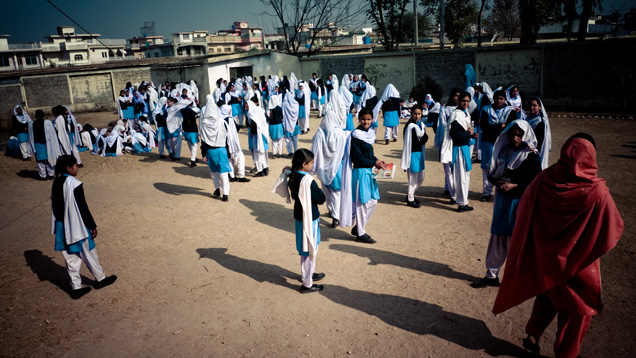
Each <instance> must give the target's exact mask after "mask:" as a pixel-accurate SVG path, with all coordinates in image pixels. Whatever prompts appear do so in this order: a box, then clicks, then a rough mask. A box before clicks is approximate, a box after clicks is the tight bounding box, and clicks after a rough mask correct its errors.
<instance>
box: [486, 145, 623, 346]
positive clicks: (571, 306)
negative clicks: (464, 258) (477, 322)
mask: <svg viewBox="0 0 636 358" xmlns="http://www.w3.org/2000/svg"><path fill="white" fill-rule="evenodd" d="M597 170H598V166H597V163H596V147H595V144H594V139H593V138H592V137H591V136H590V135H588V134H585V133H577V134H575V135H574V136H572V137H571V138H570V139H568V140H567V142H565V144H564V145H563V148H561V157H560V159H559V161H558V162H557V163H556V164H555V165H553V166H552V167H550V168H548V169H546V170H544V171H543V172H541V173H540V174H539V175H538V176H537V177H536V178H535V180H534V181H533V182H532V183H531V184H530V186H529V187H528V189H527V190H526V192H525V193H524V195H523V196H522V198H521V202H520V204H519V209H518V213H517V223H516V225H515V228H514V231H513V234H512V239H511V242H510V250H509V252H508V260H507V263H506V269H505V272H504V277H503V280H502V282H501V288H500V289H499V292H498V294H497V299H496V300H495V306H494V308H493V313H494V314H498V313H501V312H504V311H506V310H508V309H510V308H512V307H514V306H516V305H518V304H520V303H522V302H524V301H526V300H528V299H530V298H532V297H534V296H536V297H537V298H536V300H535V302H534V307H533V309H532V315H531V316H530V320H529V321H528V324H527V326H526V333H527V334H528V337H527V338H526V339H524V342H523V345H524V347H526V348H527V349H529V350H531V351H533V352H535V353H539V338H540V337H541V335H542V334H543V331H544V330H545V329H546V328H547V327H548V325H549V324H550V322H551V321H552V320H553V319H554V317H556V316H557V314H558V318H557V320H558V328H557V335H556V341H555V343H554V353H555V356H556V357H576V356H577V355H578V354H579V347H580V345H581V342H582V341H583V337H584V336H585V333H586V332H587V328H588V327H589V325H590V320H591V316H592V315H595V314H598V313H599V312H600V311H601V310H602V303H601V275H600V271H599V258H600V257H601V256H602V255H603V254H605V253H606V252H608V251H609V250H611V249H612V248H614V246H616V243H617V242H618V240H619V238H620V237H621V234H622V232H623V226H624V224H623V219H622V218H621V216H620V214H619V213H618V210H617V208H616V204H615V203H614V200H613V199H612V196H611V195H610V193H609V189H608V188H607V185H606V184H605V180H604V179H601V178H599V177H597V175H596V172H597Z"/></svg>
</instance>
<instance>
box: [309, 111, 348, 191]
mask: <svg viewBox="0 0 636 358" xmlns="http://www.w3.org/2000/svg"><path fill="white" fill-rule="evenodd" d="M346 143H347V134H346V133H345V132H344V131H343V130H342V126H341V124H340V121H339V119H338V118H337V115H336V113H335V112H333V111H331V110H329V109H327V111H326V112H325V116H324V117H323V119H322V122H321V123H320V127H319V129H318V130H317V131H316V134H315V135H314V138H313V139H312V143H311V151H312V152H313V153H314V169H313V171H314V173H316V175H317V176H318V178H319V179H320V181H321V182H322V183H323V184H324V185H329V184H331V182H333V179H334V178H335V176H336V174H337V173H338V168H340V164H341V163H342V158H343V156H344V151H345V144H346Z"/></svg>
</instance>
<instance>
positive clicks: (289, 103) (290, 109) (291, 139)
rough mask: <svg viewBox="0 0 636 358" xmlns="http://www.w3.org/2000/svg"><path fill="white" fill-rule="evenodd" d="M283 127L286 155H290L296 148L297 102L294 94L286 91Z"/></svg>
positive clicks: (297, 133) (298, 132)
mask: <svg viewBox="0 0 636 358" xmlns="http://www.w3.org/2000/svg"><path fill="white" fill-rule="evenodd" d="M282 107H283V128H284V130H285V145H286V146H287V153H288V154H287V156H288V157H290V158H291V157H292V156H293V155H294V152H296V150H297V149H298V135H299V134H300V127H299V126H298V107H299V106H298V102H297V101H296V98H294V94H293V93H292V92H290V91H287V93H286V94H285V98H284V99H283V105H282Z"/></svg>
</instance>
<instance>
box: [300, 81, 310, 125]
mask: <svg viewBox="0 0 636 358" xmlns="http://www.w3.org/2000/svg"><path fill="white" fill-rule="evenodd" d="M298 87H299V91H300V92H302V96H300V94H299V97H297V98H299V99H300V102H298V104H299V105H302V106H303V110H302V112H300V111H299V113H298V120H299V121H300V130H301V131H302V133H307V132H309V112H310V109H309V106H310V105H311V91H310V90H309V85H308V84H307V83H305V81H300V82H299V83H298Z"/></svg>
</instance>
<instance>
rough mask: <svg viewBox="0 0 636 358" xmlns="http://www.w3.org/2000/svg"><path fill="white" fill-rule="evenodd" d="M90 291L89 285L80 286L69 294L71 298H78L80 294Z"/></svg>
mask: <svg viewBox="0 0 636 358" xmlns="http://www.w3.org/2000/svg"><path fill="white" fill-rule="evenodd" d="M89 292H91V288H90V287H82V288H80V289H79V290H73V291H71V293H70V295H71V298H72V299H74V300H79V299H80V298H81V297H82V296H84V295H85V294H87V293H89Z"/></svg>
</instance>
